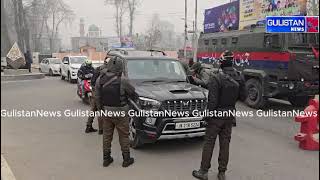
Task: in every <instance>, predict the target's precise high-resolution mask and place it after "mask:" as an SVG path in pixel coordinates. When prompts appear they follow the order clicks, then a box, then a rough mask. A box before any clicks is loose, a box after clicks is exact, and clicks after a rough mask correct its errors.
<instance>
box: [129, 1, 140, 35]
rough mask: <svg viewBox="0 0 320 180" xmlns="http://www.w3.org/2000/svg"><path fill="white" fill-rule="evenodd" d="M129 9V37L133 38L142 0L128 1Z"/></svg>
mask: <svg viewBox="0 0 320 180" xmlns="http://www.w3.org/2000/svg"><path fill="white" fill-rule="evenodd" d="M127 3H128V9H129V19H130V22H129V36H130V37H132V35H133V21H134V18H135V15H136V10H137V7H138V6H139V4H140V0H127Z"/></svg>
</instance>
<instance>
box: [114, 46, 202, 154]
mask: <svg viewBox="0 0 320 180" xmlns="http://www.w3.org/2000/svg"><path fill="white" fill-rule="evenodd" d="M108 56H111V57H115V58H120V59H121V60H123V62H124V64H125V65H124V73H123V74H124V76H125V77H127V78H128V79H129V80H130V83H131V84H132V85H133V86H134V87H135V89H136V93H137V95H138V97H139V99H135V100H133V99H131V100H130V106H131V110H130V111H131V113H130V114H133V112H135V113H137V114H136V116H134V117H133V116H132V115H131V116H130V141H131V145H132V147H133V148H138V147H140V146H141V145H143V144H144V143H153V142H155V141H157V140H160V139H178V138H188V137H200V136H204V134H205V122H204V121H203V118H201V117H199V116H192V115H194V114H193V113H192V111H194V110H197V111H204V110H205V109H206V105H207V96H208V91H207V90H206V89H204V88H201V87H198V86H195V85H192V84H190V83H189V82H190V81H189V80H188V77H187V75H186V72H185V69H184V66H183V65H182V63H181V62H180V61H179V60H177V59H174V58H169V57H167V56H166V54H165V53H164V52H162V51H155V50H150V51H135V50H124V49H113V50H110V51H109V52H108ZM143 111H149V112H150V111H162V112H164V111H166V112H176V113H178V112H189V115H187V116H179V117H178V116H170V115H169V116H167V115H168V114H166V116H161V117H159V116H157V117H155V116H152V117H150V116H143V115H141V114H139V113H138V112H143ZM130 114H129V115H130Z"/></svg>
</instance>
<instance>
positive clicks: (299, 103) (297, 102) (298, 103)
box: [288, 96, 314, 107]
mask: <svg viewBox="0 0 320 180" xmlns="http://www.w3.org/2000/svg"><path fill="white" fill-rule="evenodd" d="M312 98H314V96H290V97H289V98H288V100H289V102H290V103H291V104H292V105H293V106H295V107H305V106H307V105H308V103H309V100H310V99H312Z"/></svg>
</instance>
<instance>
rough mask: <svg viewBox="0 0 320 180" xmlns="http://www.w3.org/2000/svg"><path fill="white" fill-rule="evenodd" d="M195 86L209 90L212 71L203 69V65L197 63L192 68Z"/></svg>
mask: <svg viewBox="0 0 320 180" xmlns="http://www.w3.org/2000/svg"><path fill="white" fill-rule="evenodd" d="M191 73H192V79H193V82H194V83H193V84H195V85H198V86H201V87H203V88H207V85H208V81H209V77H210V71H207V70H206V69H205V68H203V67H202V65H201V63H199V62H196V63H194V64H193V65H192V67H191Z"/></svg>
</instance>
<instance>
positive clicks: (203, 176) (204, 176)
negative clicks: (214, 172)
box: [192, 169, 208, 180]
mask: <svg viewBox="0 0 320 180" xmlns="http://www.w3.org/2000/svg"><path fill="white" fill-rule="evenodd" d="M192 176H193V177H195V178H197V179H200V180H208V171H205V170H202V169H199V170H198V171H197V170H194V171H193V172H192Z"/></svg>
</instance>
